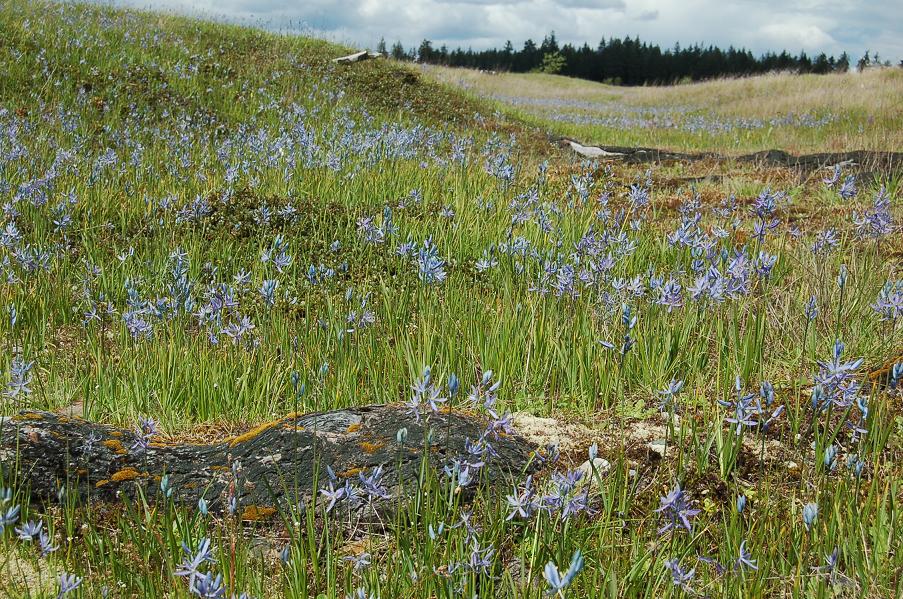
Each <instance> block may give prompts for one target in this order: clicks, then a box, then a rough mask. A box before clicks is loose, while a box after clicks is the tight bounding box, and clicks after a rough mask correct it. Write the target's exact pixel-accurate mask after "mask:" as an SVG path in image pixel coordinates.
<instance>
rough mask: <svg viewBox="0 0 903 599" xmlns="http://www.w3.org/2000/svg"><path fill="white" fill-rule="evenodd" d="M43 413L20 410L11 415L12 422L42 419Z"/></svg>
mask: <svg viewBox="0 0 903 599" xmlns="http://www.w3.org/2000/svg"><path fill="white" fill-rule="evenodd" d="M43 419H44V415H43V414H41V413H39V412H22V413H21V414H17V415H15V416H13V417H12V420H13V422H22V421H24V420H43Z"/></svg>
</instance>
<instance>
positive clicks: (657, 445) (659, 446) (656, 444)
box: [646, 439, 667, 457]
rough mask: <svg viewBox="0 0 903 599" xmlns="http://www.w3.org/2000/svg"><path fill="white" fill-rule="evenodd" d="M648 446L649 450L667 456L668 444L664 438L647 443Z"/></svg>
mask: <svg viewBox="0 0 903 599" xmlns="http://www.w3.org/2000/svg"><path fill="white" fill-rule="evenodd" d="M646 447H647V448H649V451H651V452H653V453H657V454H658V455H659V456H660V457H665V448H666V447H667V445H666V444H665V442H664V441H663V440H661V439H656V440H655V441H650V442H649V443H647V444H646Z"/></svg>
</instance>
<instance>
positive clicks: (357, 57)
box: [332, 50, 383, 63]
mask: <svg viewBox="0 0 903 599" xmlns="http://www.w3.org/2000/svg"><path fill="white" fill-rule="evenodd" d="M382 57H383V55H382V54H381V53H379V52H370V51H368V50H362V51H360V52H355V53H354V54H349V55H348V56H339V57H338V58H333V59H332V62H345V63H348V62H360V61H362V60H367V59H369V58H382Z"/></svg>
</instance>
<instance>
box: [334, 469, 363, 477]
mask: <svg viewBox="0 0 903 599" xmlns="http://www.w3.org/2000/svg"><path fill="white" fill-rule="evenodd" d="M363 471H364V469H363V468H349V469H348V470H342V471H341V472H339V473H338V474H337V475H336V476H338V477H339V478H351V477H352V476H354V475H356V474H357V473H359V472H363Z"/></svg>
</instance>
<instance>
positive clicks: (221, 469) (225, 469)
mask: <svg viewBox="0 0 903 599" xmlns="http://www.w3.org/2000/svg"><path fill="white" fill-rule="evenodd" d="M210 469H211V470H216V471H217V472H229V470H230V468H229V467H228V466H210Z"/></svg>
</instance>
